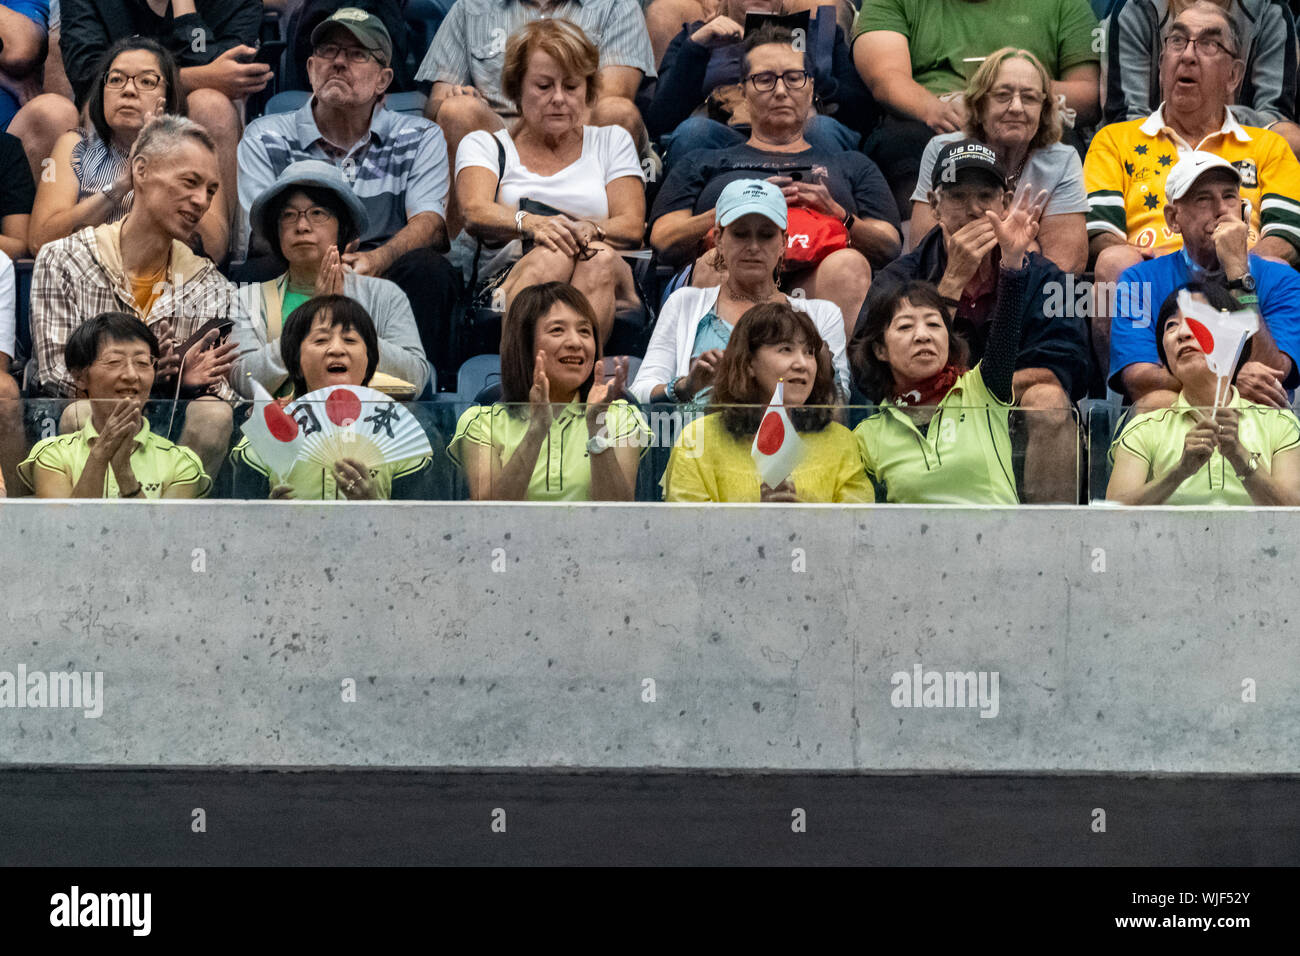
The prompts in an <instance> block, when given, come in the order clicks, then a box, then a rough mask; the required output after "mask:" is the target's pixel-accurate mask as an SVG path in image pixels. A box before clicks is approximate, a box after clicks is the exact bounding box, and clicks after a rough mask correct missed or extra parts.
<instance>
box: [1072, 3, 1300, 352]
mask: <svg viewBox="0 0 1300 956" xmlns="http://www.w3.org/2000/svg"><path fill="white" fill-rule="evenodd" d="M1163 44H1164V45H1163V47H1162V50H1161V55H1160V89H1161V93H1162V94H1163V96H1164V102H1162V103H1161V104H1160V106H1159V107H1158V108H1157V109H1156V111H1155V112H1153V113H1152V114H1151V115H1150V116H1148V117H1146V119H1140V120H1128V121H1127V122H1123V123H1111V124H1109V125H1107V126H1103V127H1102V128H1101V129H1099V130H1098V131H1097V135H1096V136H1094V137H1093V140H1092V143H1091V144H1090V145H1089V147H1088V155H1087V157H1086V158H1085V159H1084V161H1083V178H1084V185H1085V188H1086V189H1087V190H1088V206H1089V210H1088V254H1089V261H1091V262H1094V263H1095V266H1094V272H1095V273H1096V277H1097V281H1098V283H1100V284H1103V288H1104V287H1105V285H1104V284H1106V283H1111V282H1114V281H1115V280H1116V279H1117V278H1118V277H1119V275H1120V273H1122V272H1123V271H1124V270H1125V269H1127V268H1128V267H1130V266H1132V265H1136V264H1137V263H1139V262H1141V261H1142V260H1143V259H1150V258H1151V257H1152V256H1158V255H1164V254H1165V253H1167V252H1174V251H1176V250H1178V249H1179V248H1181V247H1182V244H1183V243H1182V237H1181V236H1179V235H1177V234H1176V233H1173V232H1171V231H1170V229H1169V226H1168V224H1167V222H1166V221H1165V218H1164V215H1165V207H1166V205H1167V204H1168V196H1167V195H1166V192H1167V190H1166V181H1167V179H1168V176H1169V173H1170V172H1171V170H1172V169H1173V166H1174V164H1175V163H1177V162H1178V161H1179V159H1181V158H1182V157H1183V156H1185V155H1186V154H1188V153H1190V152H1192V151H1194V150H1201V151H1204V152H1207V153H1213V154H1215V155H1216V156H1219V157H1221V158H1223V159H1225V160H1227V161H1228V162H1229V163H1231V164H1232V165H1233V166H1234V167H1236V169H1237V171H1238V172H1239V173H1240V174H1241V192H1242V195H1243V196H1245V198H1246V199H1248V200H1249V201H1250V216H1251V226H1252V230H1251V233H1252V234H1251V240H1252V242H1253V243H1254V252H1255V253H1257V254H1258V255H1261V256H1272V257H1274V258H1277V259H1283V260H1285V261H1287V262H1290V263H1292V264H1296V263H1300V162H1297V161H1296V157H1295V154H1294V153H1292V152H1291V147H1290V146H1288V145H1287V142H1286V140H1284V139H1283V138H1282V137H1281V136H1279V135H1278V134H1277V133H1275V132H1273V131H1272V130H1267V129H1259V128H1258V127H1254V126H1242V125H1241V124H1240V123H1239V122H1237V120H1236V118H1235V117H1234V116H1233V114H1232V111H1231V110H1229V109H1228V104H1229V103H1231V102H1233V98H1234V95H1235V93H1236V90H1237V88H1238V86H1239V85H1240V84H1241V79H1242V75H1243V74H1244V72H1245V69H1246V64H1245V60H1244V56H1245V53H1244V52H1243V49H1242V45H1241V41H1240V36H1239V35H1238V33H1237V30H1236V28H1235V27H1234V25H1233V22H1232V18H1231V17H1230V16H1229V15H1228V14H1227V13H1225V12H1224V10H1223V9H1221V7H1219V6H1215V5H1213V4H1206V3H1197V4H1191V5H1190V6H1188V7H1186V8H1185V9H1183V10H1182V12H1180V13H1179V14H1178V16H1177V17H1175V18H1174V19H1173V22H1172V23H1171V24H1170V25H1169V29H1168V31H1167V32H1166V34H1165V37H1164V40H1163ZM1097 306H1098V308H1097V311H1096V314H1095V316H1094V319H1093V347H1094V348H1095V350H1096V352H1097V358H1098V361H1100V362H1102V363H1105V361H1106V357H1107V354H1108V344H1107V333H1108V332H1109V331H1110V311H1109V309H1108V304H1107V303H1106V302H1104V301H1099V302H1098V303H1097ZM1157 307H1158V306H1157ZM1111 371H1112V372H1113V371H1116V370H1115V369H1114V368H1112V369H1111Z"/></svg>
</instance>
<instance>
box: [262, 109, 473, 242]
mask: <svg viewBox="0 0 1300 956" xmlns="http://www.w3.org/2000/svg"><path fill="white" fill-rule="evenodd" d="M314 102H315V99H314V98H313V99H310V100H308V101H307V102H306V103H304V104H303V105H302V107H301V108H300V109H299V110H297V111H296V112H294V113H273V114H271V115H269V116H263V117H261V118H260V119H256V120H254V121H253V122H251V123H249V124H248V129H247V130H245V131H244V135H243V138H242V139H240V141H239V205H240V207H241V208H242V212H243V215H242V217H241V218H242V219H243V222H244V228H243V229H241V230H240V235H241V237H242V245H241V247H240V250H239V255H241V256H242V254H244V253H246V252H247V250H248V240H249V227H248V211H249V209H250V208H251V207H252V205H253V200H254V199H256V198H257V197H258V196H259V195H260V194H261V193H262V192H263V191H264V190H265V189H266V188H267V187H268V186H270V185H271V184H272V183H274V182H275V180H276V177H277V176H279V175H280V173H281V172H283V171H284V169H285V167H286V166H288V165H289V164H291V163H296V162H298V161H299V160H303V159H319V160H323V161H324V162H327V163H333V164H334V165H335V166H337V167H338V168H339V170H340V171H341V172H342V173H343V177H344V178H345V179H346V180H347V181H348V183H349V184H351V186H352V190H353V192H355V193H356V194H357V198H358V199H360V200H361V202H362V204H363V205H364V206H365V207H366V213H367V215H368V216H369V217H370V228H369V229H368V230H367V231H366V234H365V235H364V236H362V237H361V246H362V248H363V249H364V248H373V247H374V246H377V245H379V244H381V243H383V242H385V241H387V240H388V239H390V238H391V237H392V236H393V235H394V234H395V233H397V232H399V231H401V229H402V228H403V227H404V226H405V225H406V223H407V220H408V219H410V218H411V217H412V216H415V215H418V214H419V213H422V212H432V213H435V214H437V215H438V216H439V217H445V216H446V206H447V187H448V184H449V182H450V176H449V174H448V170H447V142H446V140H445V139H444V138H443V135H442V130H441V129H439V128H438V127H437V126H435V125H434V124H433V123H431V122H430V121H429V120H427V119H425V118H424V117H422V116H408V115H406V114H405V113H394V112H393V111H392V110H388V109H385V108H384V107H383V105H382V104H381V105H379V106H377V107H376V108H375V110H374V112H373V113H372V114H371V118H370V135H369V136H363V137H362V138H361V140H360V141H359V142H357V143H356V144H355V145H353V146H352V147H351V148H350V149H343V148H341V147H339V146H336V145H335V144H333V143H331V142H329V141H328V140H327V139H325V137H324V136H322V135H321V131H320V129H319V128H318V127H317V126H316V117H315V115H314V114H313V113H312V103H314Z"/></svg>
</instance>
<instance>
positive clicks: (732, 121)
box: [643, 0, 876, 163]
mask: <svg viewBox="0 0 1300 956" xmlns="http://www.w3.org/2000/svg"><path fill="white" fill-rule="evenodd" d="M781 8H782V0H726V2H724V3H723V4H722V6H721V7H720V9H719V12H718V13H717V15H716V16H714V17H713V19H711V20H709V21H708V22H707V23H705V22H703V21H701V20H695V21H694V22H691V23H687V24H686V25H685V26H683V27H682V28H681V32H680V33H678V34H677V36H676V37H674V38H673V41H672V43H671V44H670V45H669V47H668V51H667V53H665V54H664V57H663V61H662V62H661V63H660V64H659V79H658V81H657V82H656V83H655V86H654V96H653V97H652V98H651V100H650V102H649V104H648V106H646V107H644V108H643V109H644V112H645V121H646V128H647V129H648V130H649V132H650V135H651V136H652V137H653V138H655V139H657V140H659V141H661V142H668V143H669V144H670V145H669V146H668V150H669V155H668V157H667V162H669V163H671V162H672V160H673V159H675V158H677V157H678V156H685V155H686V154H688V153H690V152H692V151H693V150H696V149H722V148H724V147H727V146H735V145H737V144H738V143H743V142H744V141H745V138H746V135H747V134H748V132H749V113H748V112H747V110H746V109H745V104H744V92H743V89H742V82H741V74H740V61H741V57H742V56H743V55H744V30H745V14H746V13H767V12H771V13H780V11H781ZM807 62H808V63H809V65H810V66H811V68H812V72H813V86H814V88H815V89H816V90H817V99H818V106H819V111H818V112H816V113H814V114H813V115H812V116H811V117H809V119H808V127H807V129H805V130H804V138H805V139H806V140H807V141H808V143H809V144H810V145H811V146H812V147H813V148H814V149H817V150H820V151H821V152H824V153H833V152H836V151H837V150H843V149H857V147H858V143H859V142H860V141H861V139H862V136H863V134H864V133H867V132H869V131H870V130H871V128H872V127H873V126H874V125H875V121H876V115H875V104H874V103H873V102H872V101H871V96H870V94H868V93H867V89H866V87H865V86H864V85H863V83H862V80H861V78H860V77H859V76H858V72H857V70H856V69H855V68H854V66H853V58H852V56H851V55H850V54H849V45H848V43H847V42H846V41H845V39H844V31H843V30H841V29H840V28H839V27H838V26H836V25H835V8H834V7H832V6H824V7H819V8H817V10H816V11H814V13H813V16H812V17H811V19H810V29H809V49H808V58H807Z"/></svg>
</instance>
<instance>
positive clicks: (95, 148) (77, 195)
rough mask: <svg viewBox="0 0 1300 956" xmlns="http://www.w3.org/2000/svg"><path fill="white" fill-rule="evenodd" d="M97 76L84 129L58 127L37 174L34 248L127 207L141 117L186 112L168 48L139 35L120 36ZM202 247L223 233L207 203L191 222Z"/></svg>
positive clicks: (217, 213) (217, 211) (112, 218)
mask: <svg viewBox="0 0 1300 956" xmlns="http://www.w3.org/2000/svg"><path fill="white" fill-rule="evenodd" d="M98 75H99V77H100V79H99V82H98V83H96V84H95V86H94V88H93V89H92V90H91V93H90V101H89V102H88V103H87V104H86V113H87V116H88V118H89V120H90V129H89V130H81V129H75V130H71V131H69V132H67V133H64V134H63V135H62V136H60V137H59V139H58V142H56V143H55V144H54V153H53V155H51V157H50V160H51V165H50V172H49V175H47V176H42V177H41V182H40V185H39V186H38V187H37V189H36V202H35V205H34V206H33V207H32V220H31V224H30V226H29V227H28V239H29V242H30V245H31V248H32V250H33V252H39V251H40V249H41V246H43V245H45V244H46V243H47V242H53V241H54V240H55V239H62V238H63V237H64V236H70V235H72V233H74V232H76V231H77V230H78V229H81V228H82V227H83V226H99V225H102V224H103V223H106V222H117V221H118V220H119V219H121V218H122V217H123V216H125V215H126V213H127V210H128V209H130V208H131V171H130V169H129V168H128V166H127V161H126V160H127V157H128V156H129V155H130V154H131V147H132V146H133V145H134V144H135V138H136V137H137V136H139V135H140V130H141V128H143V126H144V124H145V123H146V122H147V121H148V120H150V119H151V118H153V117H154V116H156V115H161V114H163V113H170V114H173V115H176V116H183V115H184V114H185V97H184V95H183V91H182V90H181V89H180V86H179V84H180V75H179V73H178V71H177V69H176V61H175V60H173V59H172V55H171V54H170V53H168V52H167V51H166V50H165V49H163V48H162V47H161V46H160V45H159V44H158V43H156V42H155V41H153V40H149V39H146V38H145V37H129V38H127V39H125V40H118V41H117V42H116V43H114V44H113V45H112V46H111V47H109V48H108V50H107V51H106V52H105V53H104V56H103V57H102V59H101V60H100V70H99V71H98ZM197 232H198V234H199V237H200V241H201V242H202V246H203V248H204V249H206V248H207V247H208V246H210V245H212V244H213V243H216V242H223V241H225V232H226V223H225V222H224V221H223V219H222V211H221V208H220V206H219V205H217V204H215V203H214V204H213V207H212V208H210V209H209V210H208V212H207V215H205V216H204V217H203V221H202V222H200V223H199V228H198V230H197Z"/></svg>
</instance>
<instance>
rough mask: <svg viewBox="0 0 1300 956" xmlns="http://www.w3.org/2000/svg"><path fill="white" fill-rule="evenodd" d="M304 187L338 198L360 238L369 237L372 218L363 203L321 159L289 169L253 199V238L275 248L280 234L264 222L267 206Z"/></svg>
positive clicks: (249, 213) (309, 160)
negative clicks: (256, 237) (266, 242)
mask: <svg viewBox="0 0 1300 956" xmlns="http://www.w3.org/2000/svg"><path fill="white" fill-rule="evenodd" d="M303 186H314V187H316V188H317V189H328V190H329V191H330V192H332V193H334V194H335V195H336V196H338V198H339V200H340V201H341V202H342V203H343V206H344V208H346V209H347V211H348V213H349V214H350V215H351V216H352V225H353V226H354V227H355V229H356V232H357V235H359V236H364V235H365V234H366V230H367V229H368V228H370V217H369V216H368V215H366V207H365V206H363V205H362V204H361V200H360V199H358V198H357V194H356V193H354V192H353V191H352V187H351V186H349V185H348V183H347V180H346V179H344V178H343V174H342V173H340V172H339V171H338V169H337V168H336V167H334V166H333V165H331V164H330V163H326V162H323V161H321V160H319V159H303V160H299V161H298V162H296V163H290V164H289V165H288V166H286V167H285V168H284V172H282V173H280V175H279V176H277V177H276V180H275V182H273V183H271V185H269V186H267V187H266V188H265V189H264V190H262V194H261V195H260V196H258V197H257V198H256V199H254V200H253V205H252V208H251V209H249V211H248V220H249V223H250V224H251V225H252V227H253V233H254V235H257V236H259V237H261V238H262V239H265V240H266V241H268V242H270V243H271V245H272V246H274V245H275V242H274V239H278V238H279V235H278V233H277V232H276V226H275V224H274V223H268V222H266V221H265V219H266V211H267V209H268V207H270V206H272V205H274V204H275V200H276V198H277V197H278V196H281V195H283V194H284V193H286V192H291V191H292V190H294V189H301V188H302V187H303Z"/></svg>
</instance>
